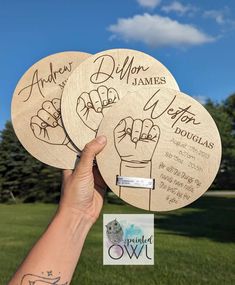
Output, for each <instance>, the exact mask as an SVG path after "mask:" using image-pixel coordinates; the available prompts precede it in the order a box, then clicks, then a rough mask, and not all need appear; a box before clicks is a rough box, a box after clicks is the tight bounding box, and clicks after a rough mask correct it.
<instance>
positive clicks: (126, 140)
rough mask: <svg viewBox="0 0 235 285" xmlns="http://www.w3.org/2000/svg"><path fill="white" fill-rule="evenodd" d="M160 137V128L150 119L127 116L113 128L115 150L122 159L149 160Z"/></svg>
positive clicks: (137, 161) (129, 160)
mask: <svg viewBox="0 0 235 285" xmlns="http://www.w3.org/2000/svg"><path fill="white" fill-rule="evenodd" d="M159 137H160V129H159V127H158V126H157V125H154V123H153V121H152V120H150V119H145V120H140V119H135V120H134V119H133V118H131V117H127V118H125V119H123V120H121V121H120V122H119V124H118V125H117V126H116V128H115V129H114V142H115V147H116V150H117V152H118V154H119V156H120V158H121V160H122V161H126V162H132V163H147V162H149V161H151V159H152V156H153V154H154V151H155V149H156V146H157V143H158V141H159Z"/></svg>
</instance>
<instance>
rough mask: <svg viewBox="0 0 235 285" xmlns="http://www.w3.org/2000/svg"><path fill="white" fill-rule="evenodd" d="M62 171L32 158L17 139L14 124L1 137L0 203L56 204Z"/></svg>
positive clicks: (7, 126) (9, 125)
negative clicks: (42, 202)
mask: <svg viewBox="0 0 235 285" xmlns="http://www.w3.org/2000/svg"><path fill="white" fill-rule="evenodd" d="M60 176H61V171H60V170H58V169H56V168H52V167H49V166H46V165H45V164H43V163H41V162H39V161H38V160H36V159H35V158H34V157H32V156H31V155H30V154H29V153H28V152H27V151H26V150H25V149H24V148H23V147H22V145H21V144H20V142H19V140H18V139H17V137H16V135H15V133H14V130H13V127H12V124H11V122H7V123H6V125H5V129H4V130H3V131H2V132H1V134H0V202H6V201H9V200H12V199H14V198H16V199H19V200H21V201H23V202H35V201H44V202H55V201H58V199H59V195H60Z"/></svg>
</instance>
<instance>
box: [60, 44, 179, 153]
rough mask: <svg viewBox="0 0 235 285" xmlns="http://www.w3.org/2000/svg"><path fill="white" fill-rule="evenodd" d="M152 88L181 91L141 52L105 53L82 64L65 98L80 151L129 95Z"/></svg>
mask: <svg viewBox="0 0 235 285" xmlns="http://www.w3.org/2000/svg"><path fill="white" fill-rule="evenodd" d="M149 85H151V86H167V87H169V88H173V89H177V90H178V89H179V87H178V85H177V83H176V81H175V79H174V77H173V76H172V74H171V73H170V72H169V71H168V69H167V68H166V67H165V66H164V65H163V64H161V63H160V62H159V61H158V60H156V59H155V58H153V57H151V56H149V55H147V54H145V53H142V52H140V51H135V50H129V49H113V50H107V51H102V52H100V53H97V54H95V55H93V56H91V57H90V58H88V59H87V60H86V61H84V62H83V63H82V64H80V65H79V67H78V68H77V69H76V70H75V71H74V72H73V74H72V75H71V76H70V78H69V79H68V82H67V84H66V86H65V89H64V91H63V96H62V118H63V123H64V125H65V128H66V130H67V133H68V135H69V136H70V138H71V140H72V141H73V142H74V144H75V145H76V146H77V147H78V149H80V150H82V149H83V147H84V146H85V144H86V143H87V142H89V141H90V140H91V139H93V138H94V137H95V135H96V132H97V130H98V127H99V124H100V122H101V120H102V119H103V117H104V116H105V113H106V112H107V111H108V110H110V109H111V108H112V107H113V106H114V105H115V104H116V103H117V102H118V101H119V100H120V99H121V98H122V97H123V96H124V95H125V94H126V93H127V92H128V91H131V90H138V89H139V88H143V87H148V86H149Z"/></svg>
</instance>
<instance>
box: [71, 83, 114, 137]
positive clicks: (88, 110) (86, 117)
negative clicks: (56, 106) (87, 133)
mask: <svg viewBox="0 0 235 285" xmlns="http://www.w3.org/2000/svg"><path fill="white" fill-rule="evenodd" d="M118 100H119V96H118V93H117V91H116V90H115V89H114V88H107V87H106V86H99V87H98V89H97V90H92V91H90V92H89V93H87V92H83V93H82V94H81V95H80V96H79V98H78V101H77V109H76V110H77V114H78V116H79V117H80V118H81V120H82V121H83V123H84V124H85V125H86V126H87V127H88V128H89V129H91V130H92V131H94V132H97V130H98V127H99V125H100V122H101V120H102V119H103V116H104V113H105V112H106V111H107V110H108V109H109V108H110V107H112V105H113V104H115V103H116V102H117V101H118Z"/></svg>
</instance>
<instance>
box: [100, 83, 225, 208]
mask: <svg viewBox="0 0 235 285" xmlns="http://www.w3.org/2000/svg"><path fill="white" fill-rule="evenodd" d="M114 114H115V115H114ZM97 135H105V136H106V137H107V140H108V142H107V145H106V147H105V148H104V150H103V151H102V152H101V153H100V154H99V155H98V156H97V162H98V167H99V170H100V172H101V175H102V177H103V178H104V180H105V182H106V183H107V185H108V186H109V187H110V188H111V189H112V191H113V192H114V193H115V194H117V195H118V196H119V197H120V198H121V199H123V200H124V201H126V202H128V203H129V204H131V205H133V206H136V207H139V208H142V209H146V210H151V211H169V210H174V209H177V208H181V207H184V206H186V205H188V204H190V203H192V202H193V201H194V200H196V199H197V198H199V197H200V196H201V195H202V194H203V193H204V192H205V191H206V190H207V189H208V188H209V186H210V185H211V183H212V182H213V180H214V178H215V176H216V173H217V171H218V169H219V165H220V159H221V141H220V135H219V132H218V130H217V127H216V124H215V122H214V121H213V119H212V117H211V116H210V114H209V113H208V112H207V110H206V109H205V108H204V107H203V106H202V105H201V104H200V103H198V102H197V101H196V100H194V99H193V98H191V97H189V96H188V95H185V94H183V93H181V92H179V91H176V90H172V89H167V88H158V87H155V88H153V87H149V88H145V89H142V90H138V92H133V93H130V94H128V95H126V96H125V97H124V98H122V100H120V101H119V102H118V104H116V105H115V106H114V107H113V109H112V111H109V112H108V113H107V114H106V115H105V117H104V119H103V120H102V122H101V124H100V127H99V130H98V134H97Z"/></svg>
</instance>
